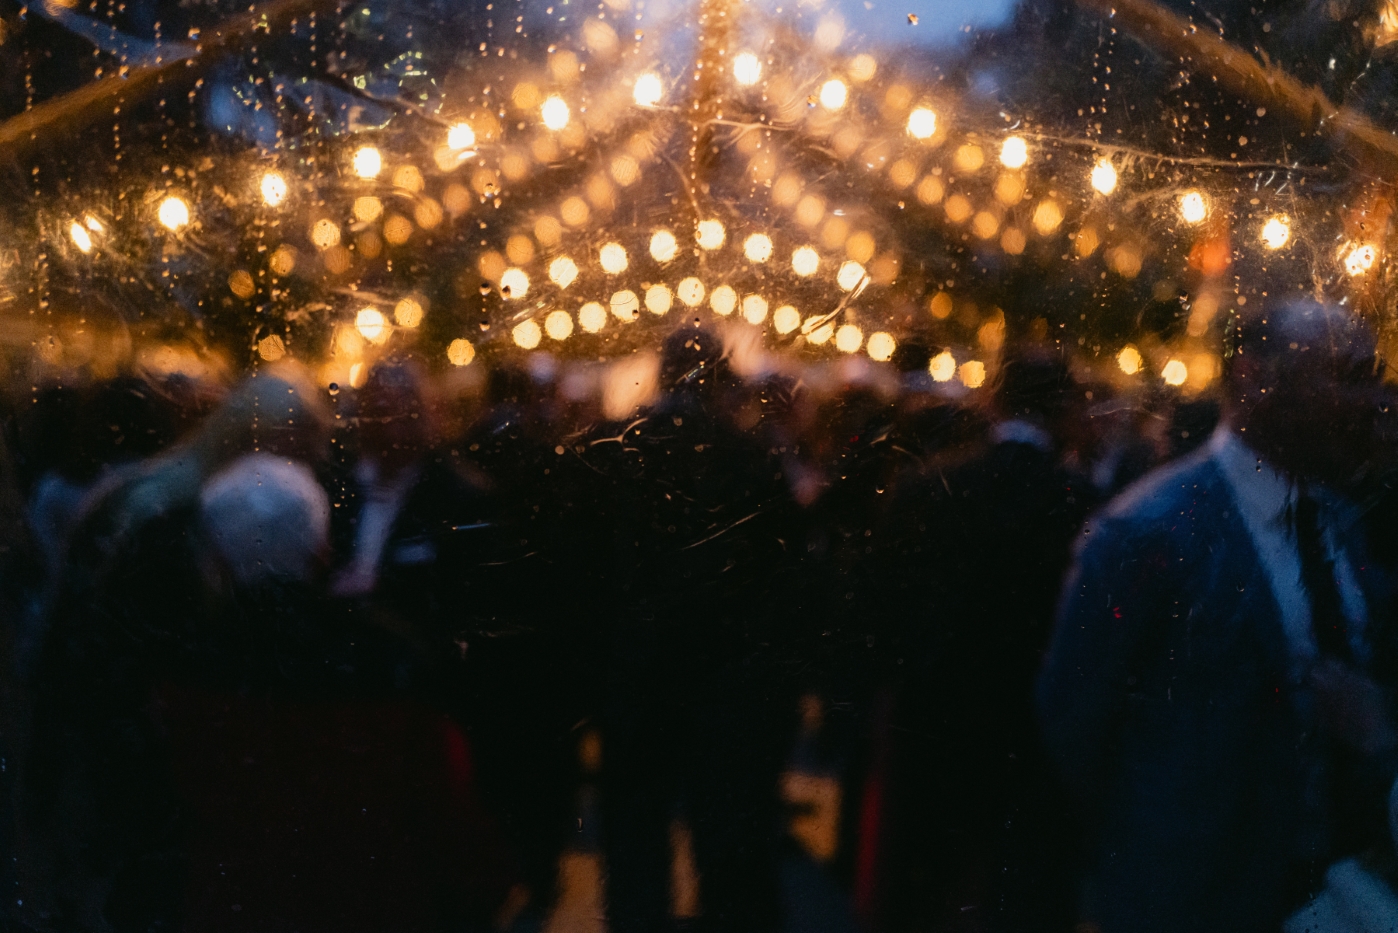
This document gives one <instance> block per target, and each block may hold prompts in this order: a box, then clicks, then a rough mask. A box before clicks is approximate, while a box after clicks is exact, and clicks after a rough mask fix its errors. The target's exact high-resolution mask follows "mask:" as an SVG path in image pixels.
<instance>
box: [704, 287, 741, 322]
mask: <svg viewBox="0 0 1398 933" xmlns="http://www.w3.org/2000/svg"><path fill="white" fill-rule="evenodd" d="M709 307H710V308H713V310H714V314H717V315H721V316H723V317H727V316H728V315H730V314H732V313H733V310H734V309H735V308H737V307H738V293H737V292H735V291H734V290H733V286H731V285H720V286H719V287H718V288H716V289H714V293H713V294H712V295H710V296H709Z"/></svg>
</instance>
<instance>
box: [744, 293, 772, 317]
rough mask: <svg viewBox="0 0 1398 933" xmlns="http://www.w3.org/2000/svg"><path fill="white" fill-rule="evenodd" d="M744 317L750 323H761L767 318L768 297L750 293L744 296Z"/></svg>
mask: <svg viewBox="0 0 1398 933" xmlns="http://www.w3.org/2000/svg"><path fill="white" fill-rule="evenodd" d="M743 318H744V319H745V320H746V321H747V322H748V323H749V324H761V323H762V322H763V321H765V320H767V299H766V298H763V297H762V296H761V295H748V296H746V297H744V298H743Z"/></svg>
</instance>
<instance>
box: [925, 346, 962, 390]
mask: <svg viewBox="0 0 1398 933" xmlns="http://www.w3.org/2000/svg"><path fill="white" fill-rule="evenodd" d="M927 372H928V373H929V374H931V376H932V381H933V382H950V381H951V377H952V376H955V375H956V357H954V356H952V355H951V351H950V350H943V351H942V352H941V353H938V354H937V355H936V356H934V357H932V362H931V363H929V364H928V365H927Z"/></svg>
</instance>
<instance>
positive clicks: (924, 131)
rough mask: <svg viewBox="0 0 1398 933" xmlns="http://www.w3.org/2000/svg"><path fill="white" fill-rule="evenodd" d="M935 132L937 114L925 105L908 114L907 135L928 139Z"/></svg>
mask: <svg viewBox="0 0 1398 933" xmlns="http://www.w3.org/2000/svg"><path fill="white" fill-rule="evenodd" d="M936 132H937V114H936V113H935V112H934V111H932V110H929V109H928V108H926V107H918V108H917V109H916V110H914V111H913V112H912V113H910V114H908V135H909V136H911V137H912V138H913V139H930V138H931V136H932V134H933V133H936Z"/></svg>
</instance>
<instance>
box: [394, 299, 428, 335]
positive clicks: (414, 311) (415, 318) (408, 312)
mask: <svg viewBox="0 0 1398 933" xmlns="http://www.w3.org/2000/svg"><path fill="white" fill-rule="evenodd" d="M422 313H423V312H422V302H420V301H418V300H417V299H416V298H404V299H402V300H401V301H399V302H398V304H396V305H394V306H393V320H394V321H395V322H397V324H398V326H399V327H407V328H410V329H411V328H413V327H417V326H418V325H419V324H421V323H422Z"/></svg>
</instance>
